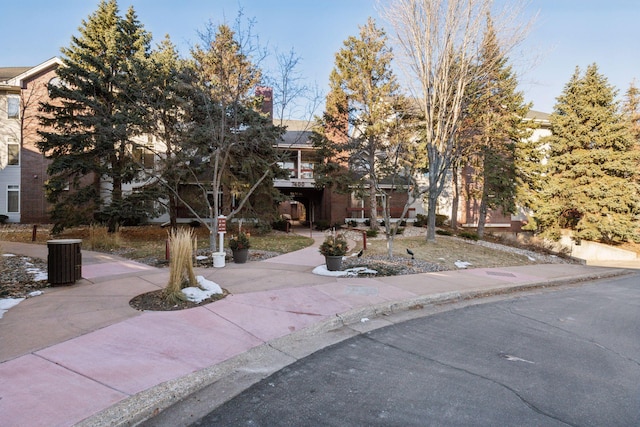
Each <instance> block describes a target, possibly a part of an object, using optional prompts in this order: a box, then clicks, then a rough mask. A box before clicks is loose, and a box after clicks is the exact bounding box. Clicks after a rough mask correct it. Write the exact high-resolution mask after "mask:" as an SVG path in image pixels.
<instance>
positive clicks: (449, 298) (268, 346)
mask: <svg viewBox="0 0 640 427" xmlns="http://www.w3.org/2000/svg"><path fill="white" fill-rule="evenodd" d="M626 274H630V271H629V270H626V269H612V270H610V271H607V272H600V273H595V274H594V273H587V274H582V275H576V276H571V277H566V278H557V279H551V280H546V281H542V282H540V281H535V282H523V283H519V284H505V285H501V286H494V287H492V288H484V289H481V290H480V289H478V290H468V291H454V292H444V293H438V294H431V295H423V296H418V297H415V298H409V299H405V300H399V301H387V302H384V303H380V304H375V305H371V306H367V307H361V308H357V309H353V310H349V311H347V312H344V313H340V314H336V315H335V316H332V317H330V318H328V319H325V320H323V321H321V322H318V323H316V324H314V325H311V326H308V327H306V328H304V329H301V330H299V331H295V332H293V333H291V334H288V335H286V336H283V337H280V338H276V339H274V340H271V341H269V342H265V343H263V344H261V345H259V346H257V347H254V348H251V349H249V350H248V351H246V352H244V353H241V354H239V355H237V356H234V357H232V358H230V359H227V360H225V361H224V362H221V363H219V364H216V365H214V366H210V367H208V368H204V369H201V370H199V371H196V372H193V373H191V374H188V375H186V376H183V377H180V378H176V379H174V380H170V381H166V382H164V383H161V384H158V385H157V386H155V387H152V388H150V389H148V390H145V391H142V392H140V393H137V394H135V395H132V396H130V397H128V398H126V399H124V400H122V401H120V402H118V403H116V404H115V405H113V406H111V407H109V408H106V409H104V410H102V411H100V412H98V413H97V414H94V415H92V416H91V417H88V418H86V419H84V420H82V421H81V422H79V423H77V424H75V425H76V426H78V427H89V426H96V425H100V426H113V427H120V426H122V427H125V426H126V427H131V426H137V425H140V424H141V423H143V422H145V421H148V420H151V419H152V418H154V417H156V416H158V415H159V414H161V413H162V411H164V410H166V409H168V408H170V407H172V406H174V405H176V404H178V403H180V402H182V401H184V400H186V399H187V398H189V396H191V395H193V394H194V393H199V392H202V391H203V390H206V389H210V390H209V392H208V393H206V392H205V394H206V395H207V400H206V401H203V400H202V399H198V401H199V403H200V405H201V406H202V407H203V410H206V412H204V413H202V416H204V415H206V414H207V413H208V412H210V411H212V410H214V409H215V408H217V407H218V406H220V405H222V404H223V403H225V402H227V401H228V400H231V399H232V398H234V397H235V396H237V395H238V394H240V393H241V392H242V391H244V390H246V389H248V388H249V387H251V386H252V385H254V384H256V383H258V382H259V381H261V380H263V379H265V378H267V377H269V376H270V375H272V374H273V373H275V372H277V371H279V370H280V369H282V368H284V367H286V366H288V365H290V364H292V363H294V362H296V361H297V360H300V359H302V358H304V357H306V356H308V355H310V354H312V353H314V352H316V351H319V350H321V349H323V348H325V347H328V346H331V345H334V344H337V343H339V342H341V341H343V340H346V339H348V338H351V337H354V336H357V335H360V334H363V333H365V332H360V331H358V330H356V329H353V328H350V326H351V325H355V324H360V323H363V322H367V321H369V320H371V319H374V318H378V317H381V316H388V315H391V314H397V313H401V312H406V311H409V310H420V309H423V308H425V307H426V306H435V305H442V304H451V303H456V302H462V301H466V300H473V299H480V298H487V297H492V296H498V295H506V294H512V293H513V294H515V293H519V292H526V291H531V290H536V289H543V288H553V287H559V286H564V285H570V284H577V283H581V282H586V281H593V280H601V279H607V278H613V277H618V276H623V275H626ZM387 325H388V323H382V324H381V325H380V326H378V327H382V326H387ZM345 329H347V330H345ZM373 329H376V327H372V328H370V329H369V330H373ZM296 353H297V354H296ZM265 363H266V364H267V365H268V366H267V367H265V366H264V365H265ZM212 388H215V390H212ZM200 401H201V402H200ZM190 403H191V404H194V402H190ZM196 404H197V403H196ZM195 421H197V418H196V419H191V420H189V422H188V423H189V424H190V423H192V422H195Z"/></svg>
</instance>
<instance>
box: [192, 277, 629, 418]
mask: <svg viewBox="0 0 640 427" xmlns="http://www.w3.org/2000/svg"><path fill="white" fill-rule="evenodd" d="M193 425H198V426H430V425H438V426H442V425H452V426H465V425H468V426H496V425H517V426H556V425H557V426H561V425H562V426H566V425H570V426H638V425H640V276H639V275H633V276H626V277H622V278H619V279H614V280H611V281H607V282H604V281H602V282H597V283H591V284H586V285H583V286H579V287H576V288H571V289H564V290H560V291H554V292H544V293H538V294H533V295H527V296H519V297H515V298H511V299H506V300H503V301H499V302H494V303H487V304H481V305H473V306H467V307H464V308H460V309H455V310H451V311H447V312H443V313H439V314H435V315H431V316H428V317H424V318H419V319H415V320H411V321H407V322H404V323H401V324H397V325H394V326H390V327H386V328H382V329H378V330H375V331H372V332H369V333H366V334H364V335H360V336H358V337H355V338H352V339H349V340H346V341H344V342H342V343H340V344H337V345H334V346H332V347H328V348H326V349H324V350H322V351H319V352H317V353H315V354H313V355H311V356H309V357H307V358H305V359H302V360H300V361H298V362H296V363H294V364H293V365H290V366H289V367H287V368H285V369H283V370H281V371H279V372H277V373H276V374H274V375H272V376H271V377H269V378H267V379H266V380H264V381H262V382H260V383H258V384H256V385H255V386H253V387H251V388H250V389H248V390H246V391H245V392H243V393H242V394H240V395H239V396H238V397H236V398H234V399H233V400H231V401H229V402H227V403H225V404H224V405H222V406H220V407H219V408H217V409H215V410H214V411H213V412H211V413H210V414H209V415H207V416H206V417H205V418H204V419H202V420H201V421H199V422H197V423H195V424H193Z"/></svg>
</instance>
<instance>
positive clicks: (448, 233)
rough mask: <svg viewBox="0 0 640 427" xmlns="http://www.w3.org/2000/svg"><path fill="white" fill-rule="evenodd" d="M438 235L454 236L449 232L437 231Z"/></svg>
mask: <svg viewBox="0 0 640 427" xmlns="http://www.w3.org/2000/svg"><path fill="white" fill-rule="evenodd" d="M436 234H439V235H441V236H453V233H452V232H451V231H449V230H436Z"/></svg>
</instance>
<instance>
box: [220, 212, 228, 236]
mask: <svg viewBox="0 0 640 427" xmlns="http://www.w3.org/2000/svg"><path fill="white" fill-rule="evenodd" d="M226 232H227V217H226V216H219V217H218V233H226Z"/></svg>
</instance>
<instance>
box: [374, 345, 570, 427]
mask: <svg viewBox="0 0 640 427" xmlns="http://www.w3.org/2000/svg"><path fill="white" fill-rule="evenodd" d="M363 337H364V338H365V339H368V340H371V341H373V342H375V343H377V344H381V345H383V346H386V347H389V348H392V349H394V350H397V351H400V352H402V353H405V354H408V355H410V356H413V357H417V358H418V359H421V360H425V361H428V362H431V363H434V364H437V365H440V366H443V367H445V368H448V369H452V370H454V371H458V372H463V373H465V374H468V375H472V376H474V377H477V378H480V379H482V380H485V381H489V382H491V383H493V384H496V385H497V386H499V387H502V388H504V389H505V390H508V391H509V392H510V393H512V394H513V395H514V396H516V397H517V398H518V400H520V401H521V402H522V403H523V404H524V405H525V406H527V407H528V408H529V409H531V410H532V411H534V412H535V413H537V414H540V415H542V416H544V417H547V418H550V419H553V420H555V421H557V422H559V423H562V424H564V425H567V426H571V427H577V425H576V424H571V423H568V422H567V421H565V420H562V419H560V418H558V417H556V416H554V415H552V414H549V413H547V412H545V411H543V410H542V409H540V408H538V407H537V406H536V405H534V404H533V403H531V402H529V401H528V400H527V399H526V398H525V397H524V396H523V395H521V394H520V393H519V392H518V391H517V390H515V389H514V388H512V387H510V386H508V385H507V384H504V383H501V382H500V381H497V380H495V379H493V378H490V377H487V376H485V375H481V374H479V373H477V372H473V371H470V370H468V369H465V368H461V367H459V366H455V365H452V364H450V363H446V362H443V361H440V360H437V359H433V358H431V357H427V356H425V355H423V354H420V353H416V352H413V351H411V350H408V349H406V348H402V347H398V346H396V345H393V344H389V343H388V342H384V341H380V340H377V339H375V338H373V337H371V336H370V335H363Z"/></svg>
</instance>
